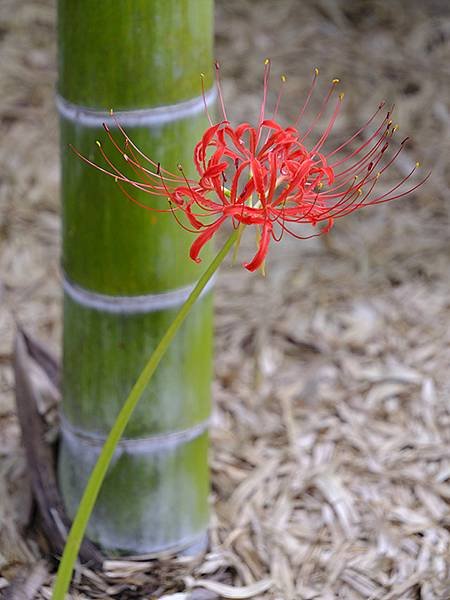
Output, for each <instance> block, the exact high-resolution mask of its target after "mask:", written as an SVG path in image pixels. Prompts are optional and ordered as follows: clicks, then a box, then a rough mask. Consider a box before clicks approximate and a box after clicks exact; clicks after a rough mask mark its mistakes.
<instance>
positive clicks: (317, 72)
mask: <svg viewBox="0 0 450 600" xmlns="http://www.w3.org/2000/svg"><path fill="white" fill-rule="evenodd" d="M314 73H315V74H316V77H317V75H318V74H319V69H318V68H317V67H316V68H315V69H314Z"/></svg>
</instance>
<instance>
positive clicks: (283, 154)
mask: <svg viewBox="0 0 450 600" xmlns="http://www.w3.org/2000/svg"><path fill="white" fill-rule="evenodd" d="M218 70H219V68H218V66H217V65H216V72H217V74H218ZM269 75H270V62H269V61H266V65H265V71H264V88H263V101H262V104H261V108H260V113H259V120H258V124H257V126H256V127H253V126H251V125H250V124H248V123H241V124H239V125H238V126H236V127H232V126H231V124H230V122H229V121H228V118H227V113H226V109H225V104H224V101H223V97H222V92H221V88H220V81H219V77H218V76H217V86H218V92H219V101H220V106H221V110H222V116H223V120H221V121H220V122H219V123H217V124H213V122H212V119H211V116H210V115H209V114H208V119H209V123H210V127H209V128H208V129H207V130H206V132H205V133H204V135H203V136H202V139H201V140H200V141H199V142H198V144H197V145H196V147H195V151H194V163H195V166H196V168H197V171H198V178H197V179H188V178H187V177H185V175H184V171H183V168H182V166H181V165H180V166H179V172H178V173H171V172H169V171H167V170H165V169H164V168H162V167H161V166H160V165H159V163H157V162H156V161H154V160H152V159H151V158H150V157H147V156H145V155H144V154H143V153H142V151H141V150H140V149H139V148H138V147H137V146H136V145H135V144H134V143H133V141H132V140H131V139H130V138H129V137H128V135H127V134H126V132H125V131H124V130H123V128H122V127H121V126H120V123H116V126H117V129H118V131H119V132H120V135H121V138H119V140H117V139H116V137H115V136H114V135H113V134H112V132H111V130H110V129H109V127H107V126H106V125H105V131H106V133H107V136H108V138H109V140H110V142H111V144H112V146H113V148H114V149H115V150H116V151H117V152H118V153H119V155H120V156H121V158H122V159H123V160H124V161H125V163H126V165H127V166H128V169H129V170H130V171H131V174H130V175H129V174H126V173H125V172H124V171H123V170H122V169H121V168H118V167H117V166H116V164H115V162H114V160H112V159H111V158H110V156H109V154H108V153H107V152H105V150H104V149H103V145H102V144H101V143H100V142H97V145H98V146H99V148H100V153H101V155H102V157H103V159H104V161H105V163H106V166H101V165H98V164H96V163H94V162H92V161H90V160H89V159H87V158H86V157H84V156H82V155H81V154H79V153H78V152H77V150H76V149H74V150H75V152H77V154H79V156H80V157H81V158H82V159H83V160H84V161H86V162H87V163H89V164H91V165H92V166H94V167H95V168H97V169H99V170H100V171H102V172H103V173H106V174H107V175H109V176H111V177H113V178H114V179H115V181H116V182H117V184H118V185H119V186H120V188H121V189H122V191H123V193H124V194H125V196H126V197H127V198H128V199H129V200H130V201H132V202H134V203H137V204H138V205H139V206H142V207H143V208H145V209H148V210H153V211H162V212H167V211H171V212H173V214H174V216H175V218H176V219H177V221H178V222H179V224H180V226H182V227H183V228H185V229H188V230H189V231H191V232H192V233H194V234H196V236H197V237H196V238H195V240H194V242H193V243H192V246H191V249H190V256H191V258H192V259H193V260H195V261H197V262H199V261H200V258H199V254H200V252H201V250H202V248H203V246H204V245H205V244H206V243H207V242H208V241H209V240H211V238H212V237H213V236H214V235H215V234H216V232H217V231H218V230H219V229H220V228H221V227H222V225H223V224H224V223H225V222H226V221H231V223H232V224H233V226H234V231H233V233H232V234H231V236H230V237H229V238H228V240H227V241H226V243H225V244H224V246H223V247H222V249H221V250H220V251H219V253H218V254H217V255H216V257H215V258H214V260H213V261H212V262H211V264H210V265H209V267H208V268H207V269H206V270H205V272H204V274H203V275H202V277H201V278H200V280H199V282H198V284H197V285H196V287H195V289H194V290H193V292H192V293H191V295H190V296H189V298H188V300H187V301H186V303H185V304H184V305H183V306H182V308H181V309H180V311H179V313H178V314H177V316H176V317H175V320H174V321H173V323H172V324H171V325H170V327H169V329H168V330H167V332H166V333H165V335H164V336H163V338H162V340H161V342H160V343H159V345H158V346H157V348H156V350H155V351H154V353H153V354H152V356H151V357H150V359H149V361H148V362H147V364H146V366H145V367H144V370H143V371H142V373H141V375H140V376H139V378H138V380H137V381H136V384H135V385H134V387H133V389H132V390H131V393H130V395H129V396H128V398H127V399H126V401H125V403H124V405H123V408H122V409H121V411H120V413H119V416H118V417H117V420H116V422H115V423H114V426H113V428H112V430H111V432H110V434H109V436H108V438H107V440H106V442H105V445H104V447H103V449H102V451H101V454H100V457H99V459H98V461H97V464H96V465H95V467H94V470H93V472H92V474H91V477H90V479H89V482H88V484H87V487H86V490H85V492H84V495H83V498H82V500H81V502H80V506H79V509H78V512H77V515H76V517H75V520H74V522H73V525H72V528H71V531H70V533H69V536H68V539H67V544H66V547H65V550H64V554H63V557H62V560H61V563H60V567H59V570H58V575H57V579H56V583H55V588H54V591H53V596H52V598H53V600H63V598H64V595H65V593H66V591H67V589H68V587H69V583H70V579H71V576H72V572H73V566H74V563H75V560H76V557H77V554H78V550H79V547H80V544H81V541H82V538H83V536H84V532H85V529H86V526H87V523H88V521H89V517H90V515H91V512H92V510H93V507H94V504H95V501H96V498H97V496H98V493H99V491H100V488H101V485H102V482H103V480H104V478H105V475H106V472H107V469H108V466H109V464H110V461H111V459H112V457H113V455H114V450H115V448H116V446H117V443H118V442H119V440H120V438H121V436H122V434H123V432H124V430H125V427H126V425H127V423H128V421H129V419H130V417H131V414H132V412H133V410H134V408H135V407H136V405H137V403H138V401H139V398H140V396H141V394H142V392H143V390H144V388H145V386H146V385H147V384H148V383H149V381H150V379H151V377H152V375H153V374H154V372H155V370H156V368H157V367H158V364H159V362H160V361H161V359H162V357H163V356H164V353H165V352H166V350H167V349H168V347H169V345H170V343H171V341H172V340H173V338H174V336H175V334H176V332H177V331H178V329H179V328H180V326H181V324H182V323H183V321H184V319H185V318H186V316H187V315H188V314H189V311H190V309H191V308H192V306H193V304H194V303H195V301H196V299H197V298H198V297H199V295H200V293H201V291H202V290H203V289H204V287H205V286H206V284H207V283H208V281H209V280H210V279H211V277H212V275H213V274H214V273H215V272H216V270H217V269H218V267H219V266H220V264H221V263H222V261H223V260H224V258H225V257H226V256H227V254H228V252H229V250H230V249H231V248H232V246H233V244H235V243H236V242H238V241H239V239H240V236H241V234H242V231H243V229H244V228H245V227H247V226H251V225H252V226H256V228H257V230H258V234H259V242H258V249H257V252H256V254H255V256H254V257H253V258H252V259H251V260H250V261H249V262H247V263H245V264H244V266H245V267H246V268H247V269H248V270H249V271H255V270H257V269H258V268H261V267H263V265H264V260H265V258H266V255H267V252H268V248H269V244H270V242H271V240H274V241H279V240H280V239H281V238H282V236H283V234H284V233H288V234H290V235H293V236H294V237H296V238H299V239H305V238H307V237H313V236H317V235H322V234H324V233H326V232H328V231H329V230H330V229H331V227H332V226H333V223H334V221H335V220H336V219H338V218H340V217H343V216H345V215H348V214H349V213H351V212H354V211H355V210H358V209H359V208H363V207H366V206H371V205H376V204H382V203H384V202H388V201H390V200H395V199H398V198H401V197H403V196H405V195H406V194H408V193H410V192H412V191H413V190H415V189H416V188H417V187H418V186H419V185H421V184H422V183H423V182H424V181H425V180H426V179H427V178H428V176H427V177H425V179H423V180H422V181H421V182H419V183H417V184H414V185H412V187H409V188H407V189H405V187H404V184H405V183H406V182H407V181H408V180H409V179H410V178H411V177H412V175H413V174H414V172H415V171H416V169H417V168H418V166H419V165H418V164H416V166H415V167H414V168H413V169H412V170H411V172H410V173H409V174H408V175H406V176H405V177H403V179H401V180H400V181H399V182H398V183H397V184H396V185H394V186H393V187H392V188H391V189H390V190H389V191H387V192H378V190H377V185H378V182H379V180H380V177H381V176H382V175H383V173H384V172H385V171H386V170H387V169H388V168H389V167H390V166H391V165H392V163H393V162H394V161H395V159H396V158H397V156H398V155H399V154H400V152H401V151H402V150H403V148H404V146H405V143H406V139H405V140H403V142H401V144H400V146H399V147H398V149H397V150H395V151H394V152H393V153H391V156H390V157H389V158H387V156H388V150H389V148H390V146H391V143H392V138H393V136H394V134H395V131H396V129H397V128H396V126H393V125H392V120H391V114H390V112H388V113H387V114H386V115H385V116H384V117H382V118H381V120H380V122H379V123H378V125H376V126H375V128H374V130H373V131H372V133H371V134H369V135H368V136H366V137H365V140H364V141H362V142H361V141H358V140H359V139H360V136H361V134H363V132H365V131H367V129H368V128H369V127H371V126H372V124H373V123H374V122H376V120H377V118H379V116H380V113H381V111H382V110H383V108H384V103H381V104H380V105H379V106H378V108H377V109H376V111H375V112H374V113H373V115H372V116H371V117H370V118H369V119H368V120H367V122H366V123H365V124H363V125H362V126H361V127H359V128H358V129H357V130H356V131H355V133H354V134H353V135H352V136H351V137H350V138H348V139H347V140H346V141H345V142H343V143H341V144H340V145H339V146H338V147H337V148H335V149H334V150H332V151H325V150H324V149H323V147H324V145H325V143H326V141H327V139H328V138H329V136H330V133H331V131H332V128H333V125H334V123H335V121H336V119H337V117H338V114H339V111H340V109H341V106H342V101H343V94H339V95H338V96H337V99H336V100H334V104H332V109H331V114H330V116H329V117H328V122H327V125H326V126H325V128H324V129H323V132H322V134H321V135H319V137H317V138H316V139H315V140H311V137H312V135H313V131H314V129H315V127H316V125H317V123H318V122H319V121H320V120H321V119H322V117H323V116H324V114H325V113H326V111H327V108H328V106H329V104H330V102H333V100H332V99H333V97H334V96H335V88H336V86H337V84H338V80H337V79H335V80H333V81H332V83H331V86H330V88H329V90H328V92H327V94H326V96H325V98H324V99H323V101H322V104H321V106H320V107H319V110H318V112H317V113H316V114H315V115H314V117H313V118H312V120H311V122H310V124H309V126H308V127H306V126H303V120H304V116H305V114H306V112H307V109H308V106H309V103H310V100H311V97H312V95H313V93H314V91H315V88H316V83H317V77H318V70H317V69H316V70H315V72H314V77H313V81H312V84H311V87H310V89H309V91H308V93H307V96H306V100H305V102H304V104H303V106H302V107H301V109H300V111H299V113H298V116H297V117H296V119H295V121H294V123H293V125H292V126H289V127H282V126H281V125H280V124H279V123H278V122H277V120H276V119H277V114H278V109H279V105H280V101H281V98H282V94H283V87H284V84H285V78H284V77H283V78H282V87H281V89H280V92H279V94H278V97H277V100H276V104H275V109H274V111H273V115H272V117H271V118H270V119H267V118H266V103H267V97H268V84H269ZM205 106H206V103H205ZM354 143H355V145H353V144H354ZM358 144H359V145H358ZM127 186H128V189H127ZM130 188H132V189H133V188H134V189H135V190H140V191H144V192H145V193H147V194H149V195H151V196H153V197H154V202H153V203H152V205H151V206H147V205H146V204H144V203H142V202H141V201H139V200H137V199H136V198H134V197H133V195H132V194H131V193H130V191H129V189H130ZM161 198H162V199H166V201H167V200H168V201H169V208H166V207H165V206H164V205H161ZM297 224H306V225H309V226H311V227H313V228H314V229H315V230H314V229H313V231H312V232H311V233H309V234H306V235H304V236H302V235H299V234H298V233H296V232H294V231H293V230H292V227H294V226H295V225H297Z"/></svg>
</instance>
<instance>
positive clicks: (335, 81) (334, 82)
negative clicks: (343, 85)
mask: <svg viewBox="0 0 450 600" xmlns="http://www.w3.org/2000/svg"><path fill="white" fill-rule="evenodd" d="M339 82H340V79H332V80H331V83H333V84H336V83H339Z"/></svg>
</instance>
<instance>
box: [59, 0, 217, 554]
mask: <svg viewBox="0 0 450 600" xmlns="http://www.w3.org/2000/svg"><path fill="white" fill-rule="evenodd" d="M211 64H212V0H169V1H168V2H158V1H157V0H134V1H133V2H127V1H125V0H120V1H117V2H111V1H107V2H91V1H90V0H77V1H75V0H60V1H59V84H58V93H59V95H60V97H61V98H62V101H63V102H64V103H65V104H66V105H68V106H70V107H72V108H73V107H75V108H76V107H79V109H80V111H82V110H84V109H89V110H93V111H104V112H105V115H107V114H108V111H109V109H110V108H113V109H114V110H115V111H121V110H122V111H123V110H125V111H134V110H138V109H139V110H142V109H148V108H152V107H162V108H163V107H167V106H168V105H171V106H175V109H176V106H177V104H178V103H180V102H184V101H189V100H191V99H193V98H196V97H198V96H199V95H200V90H201V87H200V73H202V72H203V73H205V76H206V85H207V86H208V85H211ZM73 114H75V117H74V118H72V117H70V116H67V114H64V113H62V116H61V152H62V204H63V243H62V248H63V249H62V267H63V271H64V275H65V277H66V278H67V281H68V282H69V284H70V285H69V287H66V294H65V300H64V334H63V403H62V417H63V420H62V423H63V434H62V443H61V451H60V459H59V467H58V469H59V482H60V486H61V489H62V492H63V496H64V498H65V502H66V505H67V508H68V511H69V514H71V515H72V516H73V515H74V513H75V511H76V507H77V504H78V502H79V499H80V497H81V494H82V491H83V488H84V486H85V484H86V481H87V478H88V475H89V472H90V470H91V469H92V466H93V464H94V463H95V458H96V456H98V453H99V451H100V447H101V440H102V439H104V437H105V436H106V435H107V433H108V431H109V429H110V427H111V424H112V423H113V422H114V419H115V417H116V415H117V413H118V411H119V409H120V406H121V403H122V402H123V400H124V399H125V397H126V396H127V394H128V392H129V390H130V389H131V386H132V385H133V383H134V381H135V379H136V377H137V376H138V374H139V372H140V370H141V368H142V366H143V365H144V363H145V361H146V359H147V358H148V356H149V355H150V354H151V352H152V350H153V348H154V347H155V346H156V344H157V342H158V341H159V339H160V337H161V335H162V333H163V332H164V331H165V329H166V328H167V326H168V324H169V323H170V322H171V319H172V318H173V316H174V314H175V312H176V307H169V308H166V309H159V310H156V311H154V310H152V311H147V312H145V311H144V312H142V311H141V312H134V311H133V310H129V309H126V310H125V309H124V310H123V311H122V312H120V311H119V312H117V311H116V312H111V311H108V310H104V309H102V308H99V307H92V306H90V305H88V304H86V303H84V302H83V301H82V300H80V299H79V298H78V297H77V296H74V295H73V294H71V293H69V292H67V290H68V289H69V290H70V289H71V288H73V287H74V286H75V287H76V289H77V290H81V294H79V295H80V297H81V298H83V293H84V291H86V292H87V293H94V294H100V295H102V296H107V297H108V298H112V299H114V298H116V297H118V296H120V297H125V298H127V297H136V296H142V295H144V296H145V295H148V294H160V293H165V292H173V291H176V290H177V289H179V288H184V287H186V286H189V285H193V284H194V283H195V281H196V280H197V279H198V277H199V275H200V273H201V271H202V267H199V266H198V265H196V264H195V263H193V262H192V261H191V260H190V259H189V257H188V249H189V245H190V243H191V242H192V239H191V236H190V234H188V233H186V232H185V231H183V230H182V229H181V228H180V227H179V225H178V224H177V223H176V221H175V219H174V218H173V216H172V215H171V214H160V213H152V212H147V211H145V210H143V209H141V208H139V207H138V206H136V205H134V204H132V203H131V202H129V201H128V200H127V199H126V198H125V197H124V196H123V195H122V193H121V191H120V189H119V187H118V186H117V184H116V183H115V182H114V180H113V179H112V178H108V177H107V176H105V175H103V174H101V173H99V172H97V171H96V170H94V169H91V168H89V167H87V166H86V165H85V164H84V163H83V162H82V161H81V160H80V159H79V158H78V157H77V156H76V155H75V154H73V153H71V152H70V151H69V150H68V145H69V144H72V145H73V146H74V147H75V148H77V149H78V150H79V151H80V152H81V153H82V154H84V155H86V156H88V157H89V158H91V159H93V160H95V161H96V162H98V161H99V160H101V157H100V155H99V154H98V151H96V149H97V147H96V143H95V142H96V140H97V139H100V140H103V139H104V138H105V134H104V131H103V129H102V127H101V123H95V124H94V126H93V125H92V123H90V124H86V123H84V122H83V121H82V120H81V119H77V118H76V111H75V112H74V113H73ZM174 114H175V117H174V116H173V115H174ZM206 124H207V121H206V117H205V115H204V114H203V113H202V111H198V112H197V114H194V115H190V116H189V117H186V116H183V115H182V114H181V113H180V118H176V110H175V113H173V114H172V117H171V118H170V119H169V120H166V121H165V122H163V123H161V124H155V123H153V124H152V125H150V126H149V125H147V126H145V125H139V126H133V127H131V128H130V127H127V133H128V134H129V136H130V137H131V138H132V139H133V141H134V142H136V144H137V145H138V146H139V147H140V148H141V149H142V150H143V151H144V152H145V153H146V154H147V155H149V156H151V157H152V158H153V159H154V160H156V161H159V162H161V164H163V165H164V166H165V168H167V169H169V170H175V171H176V167H177V164H178V163H182V164H183V167H184V169H185V171H186V174H187V175H188V176H189V175H191V174H193V168H192V164H191V163H192V151H193V147H194V144H195V143H196V141H197V140H198V139H199V138H200V137H201V134H202V131H203V130H204V129H205V126H206ZM119 135H120V134H119ZM132 193H133V196H134V197H136V199H137V200H139V201H140V202H144V203H147V204H148V203H149V201H150V203H151V202H152V201H153V200H152V198H149V197H146V196H145V195H144V194H143V193H141V192H138V191H137V190H132ZM159 206H161V207H166V206H167V205H166V204H164V203H163V200H161V202H160V203H159ZM205 261H208V254H207V253H205ZM211 331H212V302H211V295H210V294H206V295H205V296H204V297H202V299H200V300H199V302H198V304H197V305H196V307H195V308H194V311H193V313H192V314H191V315H190V316H189V318H188V319H187V321H186V323H185V324H184V326H183V328H182V330H181V331H180V332H179V333H178V335H177V337H176V338H175V340H174V343H173V346H172V347H171V348H170V350H169V353H168V354H167V356H166V357H165V358H164V360H163V361H162V363H161V365H160V368H159V370H158V372H157V374H156V376H155V379H154V382H153V383H152V385H151V386H149V388H148V389H147V390H146V391H145V392H144V395H143V398H142V400H141V402H140V404H139V406H138V408H137V410H136V413H135V414H134V415H133V417H132V419H131V421H130V423H129V425H128V427H127V430H126V432H125V438H126V440H128V441H126V442H125V443H124V444H123V445H121V446H120V449H119V451H118V453H117V458H116V459H114V461H113V464H112V466H111V468H110V470H109V472H108V475H107V478H106V480H105V485H104V487H103V489H102V491H101V493H100V496H99V499H98V503H97V506H96V509H95V512H94V515H93V517H92V519H91V522H90V525H89V529H88V535H89V536H90V537H91V538H92V539H93V540H94V541H97V542H98V543H99V544H100V545H102V546H104V547H105V548H107V549H109V550H118V551H124V552H131V553H133V552H145V553H148V552H158V551H160V550H164V549H171V548H172V549H176V548H177V547H182V546H183V547H184V546H189V544H190V543H192V544H197V543H198V540H199V539H200V538H201V536H202V535H204V533H205V531H206V527H207V519H208V509H207V495H208V469H207V437H208V436H207V432H206V430H205V428H204V426H203V425H204V424H205V423H206V421H207V418H208V416H209V412H210V379H211V364H212V356H211V352H212V333H211ZM155 436H158V437H157V438H155ZM155 440H156V441H157V443H155Z"/></svg>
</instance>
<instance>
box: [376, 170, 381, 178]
mask: <svg viewBox="0 0 450 600" xmlns="http://www.w3.org/2000/svg"><path fill="white" fill-rule="evenodd" d="M379 177H381V173H380V171H378V173H377V176H376V178H375V179H378V178H379Z"/></svg>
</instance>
